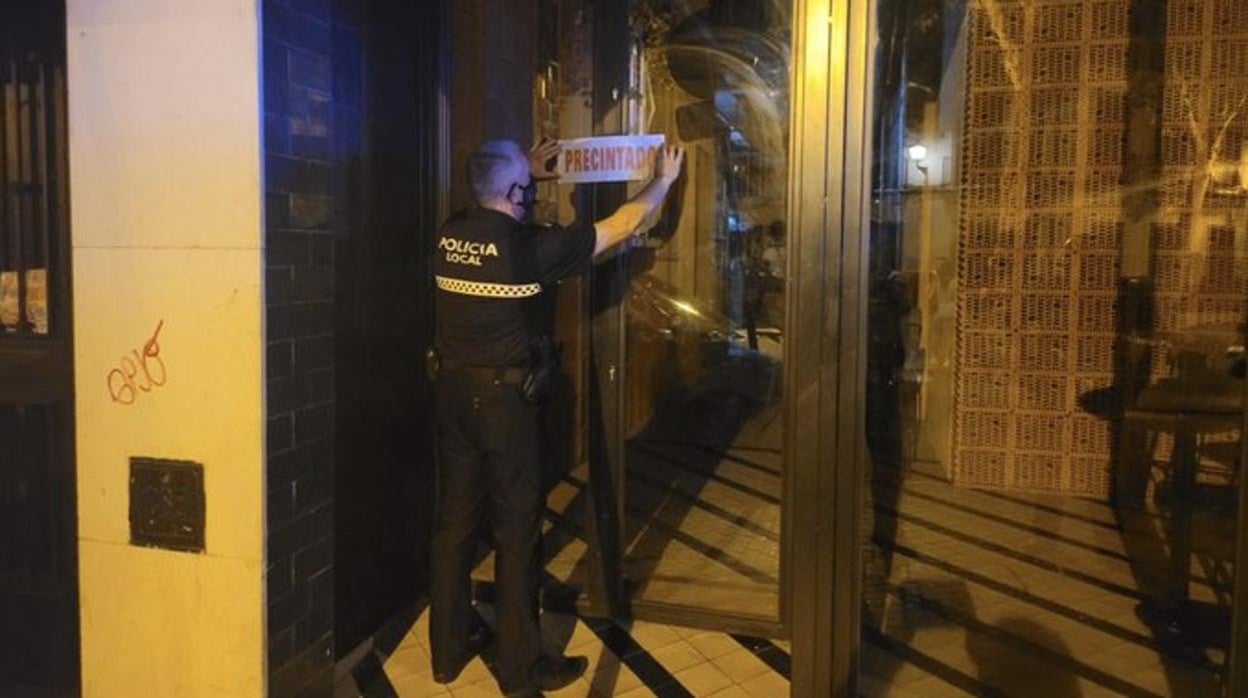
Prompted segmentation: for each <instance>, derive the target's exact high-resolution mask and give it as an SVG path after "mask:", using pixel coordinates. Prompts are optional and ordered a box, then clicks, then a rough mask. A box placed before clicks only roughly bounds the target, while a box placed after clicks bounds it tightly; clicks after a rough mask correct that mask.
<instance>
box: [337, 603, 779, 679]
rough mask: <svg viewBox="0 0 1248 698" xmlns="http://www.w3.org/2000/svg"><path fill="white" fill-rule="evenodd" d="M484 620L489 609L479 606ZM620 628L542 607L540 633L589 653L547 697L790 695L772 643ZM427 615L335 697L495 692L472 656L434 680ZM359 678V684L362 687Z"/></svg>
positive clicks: (659, 628) (644, 626) (650, 627)
mask: <svg viewBox="0 0 1248 698" xmlns="http://www.w3.org/2000/svg"><path fill="white" fill-rule="evenodd" d="M479 608H481V610H482V612H483V613H482V614H483V616H485V617H486V618H487V619H489V615H490V612H491V610H492V609H491V608H490V607H489V605H488V604H484V605H479ZM622 630H624V629H623V628H620V627H619V626H616V625H614V624H610V623H603V622H590V623H586V622H585V621H583V620H579V619H577V618H575V617H574V616H571V615H566V614H560V613H550V612H547V613H545V614H544V616H543V636H544V638H548V639H553V641H554V644H563V643H566V644H564V646H563V651H565V652H567V653H568V654H580V655H584V656H586V657H588V659H589V663H590V666H589V670H588V671H587V672H586V674H585V676H584V677H583V678H582V679H580V680H578V681H577V682H576V683H574V684H573V685H571V686H569V687H568V688H565V689H563V690H561V691H557V692H552V693H549V694H547V695H548V696H552V697H556V696H568V697H572V696H629V697H635V696H655V695H658V696H723V697H725V698H728V697H732V696H753V697H755V698H763V697H766V698H774V697H775V696H784V695H788V682H787V681H786V680H785V678H784V677H783V676H781V675H780V674H779V673H777V672H776V670H775V669H774V668H772V667H771V666H769V665H768V664H767V663H766V662H765V661H764V659H763V657H766V656H768V654H772V655H775V654H782V650H780V648H779V647H777V646H774V645H770V646H769V647H768V649H766V650H764V651H762V652H759V651H755V650H753V649H750V648H747V646H746V645H745V644H743V643H742V642H740V641H738V640H736V639H734V638H732V637H730V636H728V635H724V634H722V633H712V632H706V631H701V630H692V629H688V628H677V627H670V626H666V625H656V624H650V623H641V622H638V623H635V624H634V625H633V626H632V627H631V628H628V629H627V631H626V632H627V635H628V637H629V638H631V641H621V638H622V634H621V631H622ZM427 643H428V613H427V612H426V613H422V614H421V615H420V616H419V617H418V619H417V620H416V622H415V623H413V624H412V625H411V628H410V630H409V631H408V632H407V633H406V634H405V635H404V636H403V638H402V640H401V641H400V642H399V645H398V646H397V647H396V648H395V649H394V651H393V652H392V653H390V654H389V656H388V657H387V658H386V659H385V661H384V663H383V664H382V666H381V669H382V671H383V672H384V674H374V675H373V676H372V678H371V679H370V678H369V677H368V676H367V675H366V674H362V673H361V672H359V671H357V672H356V676H355V677H350V678H349V679H348V680H347V681H344V682H343V683H342V684H341V685H340V686H339V696H356V695H368V696H387V695H397V696H399V698H415V697H418V696H456V697H460V696H498V695H499V692H498V685H497V683H496V682H495V680H494V677H493V675H492V674H491V673H490V669H489V668H488V667H487V665H486V663H485V662H484V661H483V660H482V659H481V658H480V657H478V658H476V659H474V660H473V661H472V663H470V664H469V665H468V667H467V668H466V669H465V670H464V672H463V674H461V675H460V677H459V679H458V680H457V681H455V682H454V683H452V684H449V685H446V686H442V685H439V684H436V683H434V681H433V678H432V674H431V671H432V670H431V669H430V666H429V650H428V645H427ZM361 683H363V685H360V684H361Z"/></svg>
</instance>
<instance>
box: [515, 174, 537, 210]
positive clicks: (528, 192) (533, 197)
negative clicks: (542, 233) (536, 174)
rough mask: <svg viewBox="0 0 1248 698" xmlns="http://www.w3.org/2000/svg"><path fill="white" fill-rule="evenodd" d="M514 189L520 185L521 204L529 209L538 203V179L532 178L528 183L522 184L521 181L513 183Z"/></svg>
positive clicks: (525, 208)
mask: <svg viewBox="0 0 1248 698" xmlns="http://www.w3.org/2000/svg"><path fill="white" fill-rule="evenodd" d="M511 187H512V189H515V188H516V187H520V206H522V207H523V208H524V210H526V211H528V210H529V209H532V208H533V206H535V205H536V204H537V180H534V179H530V180H529V183H528V185H526V186H521V185H520V184H519V183H516V184H513V185H511Z"/></svg>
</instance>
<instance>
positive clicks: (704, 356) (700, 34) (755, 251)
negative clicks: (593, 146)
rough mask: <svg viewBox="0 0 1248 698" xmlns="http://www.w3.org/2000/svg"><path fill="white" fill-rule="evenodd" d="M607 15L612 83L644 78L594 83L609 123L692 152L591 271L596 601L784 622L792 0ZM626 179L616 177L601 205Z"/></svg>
mask: <svg viewBox="0 0 1248 698" xmlns="http://www.w3.org/2000/svg"><path fill="white" fill-rule="evenodd" d="M604 11H605V12H606V13H608V14H610V13H612V12H614V13H615V15H614V16H612V17H610V18H605V17H602V16H601V14H602V13H603V12H604ZM598 12H599V15H598V16H596V17H595V21H596V22H599V23H600V24H599V26H600V27H628V28H629V31H628V32H627V33H625V34H620V33H615V34H610V33H606V30H603V31H600V32H599V33H598V34H597V35H596V39H597V41H596V44H595V52H596V56H597V57H596V59H595V67H596V72H595V81H596V83H600V84H606V85H615V84H621V82H622V83H623V84H627V85H628V89H627V90H624V91H623V94H624V95H625V97H623V98H622V99H617V97H618V96H619V94H620V91H618V90H617V91H616V93H615V94H611V93H610V91H608V90H604V91H603V92H602V93H600V94H597V95H596V98H597V99H596V102H595V105H596V106H595V112H596V113H595V117H596V118H595V127H596V131H595V132H596V133H598V134H602V135H608V134H613V133H662V134H665V135H666V136H667V140H668V143H669V144H679V145H682V146H683V147H685V148H686V151H687V160H686V170H685V174H684V176H683V177H682V179H681V180H680V181H679V182H678V184H677V185H676V188H674V190H673V193H672V195H671V196H670V198H669V203H668V206H667V207H666V209H665V211H664V213H663V216H662V218H661V220H660V221H659V222H658V223H657V224H656V225H655V226H654V227H653V228H651V229H650V230H649V231H648V232H647V233H645V234H643V235H641V236H639V237H638V238H636V239H635V240H633V241H631V242H630V243H627V244H626V245H624V246H622V248H621V249H619V250H618V251H615V252H614V254H612V256H611V257H610V258H609V259H606V260H599V263H598V264H597V266H596V268H595V270H594V272H593V279H592V282H591V287H592V290H591V299H590V314H591V317H592V320H591V326H592V333H593V336H592V341H591V346H592V355H591V360H590V363H591V368H590V372H591V376H590V382H589V384H590V387H591V398H590V402H591V406H590V410H589V414H588V420H589V435H590V465H589V469H588V478H587V479H588V482H587V483H585V484H586V485H587V486H588V487H589V488H590V489H591V491H592V495H593V496H592V501H593V504H594V517H593V520H594V524H595V526H596V528H595V529H594V530H595V534H596V539H595V542H596V543H597V550H596V553H597V554H598V555H599V556H600V557H599V560H600V565H601V568H600V569H601V571H600V573H599V575H600V576H598V577H596V579H597V580H598V581H599V582H600V583H598V584H591V585H590V595H591V597H593V598H591V605H593V604H594V603H595V602H596V603H597V605H598V607H599V609H600V610H601V609H613V610H614V611H615V612H616V613H628V614H631V615H633V616H635V617H638V618H644V619H649V620H658V621H664V622H675V623H683V624H688V625H694V626H703V627H709V628H712V629H727V628H733V629H739V630H743V631H747V632H752V633H756V634H761V635H769V636H775V637H778V636H782V635H783V627H782V623H781V608H782V590H783V588H784V587H783V585H782V583H781V579H782V576H783V572H782V567H783V566H782V563H781V557H782V556H781V550H782V547H783V546H782V539H783V534H784V531H783V528H784V527H783V525H782V520H783V518H784V517H783V504H784V500H785V472H786V467H785V463H786V458H785V439H784V433H785V408H784V405H785V400H784V398H785V390H784V375H785V370H784V369H785V359H786V355H787V353H788V352H790V351H792V350H793V349H792V346H791V342H789V341H788V335H787V333H786V331H785V327H786V322H785V314H786V309H787V290H788V284H787V278H788V277H787V262H786V259H787V249H788V239H789V238H788V225H787V203H788V198H787V197H788V191H787V182H788V171H789V167H788V163H789V148H790V140H789V135H788V124H789V107H788V104H789V79H790V71H789V62H790V52H791V46H792V40H791V33H792V28H791V25H792V13H791V8H789V7H788V6H787V3H772V2H752V1H751V2H747V1H741V0H734V1H722V2H712V3H709V4H706V5H704V6H703V5H699V6H697V7H696V8H695V7H693V6H691V5H688V4H686V3H675V2H643V1H640V0H638V1H636V2H632V3H621V4H620V7H619V8H617V9H615V10H606V8H601V9H600V10H598ZM616 80H618V81H620V82H616ZM627 193H628V192H627V191H625V190H624V188H623V187H620V186H618V185H615V186H606V187H604V186H602V185H599V190H598V191H596V192H594V194H595V197H596V200H595V203H596V204H597V206H598V210H602V211H608V210H610V206H611V205H612V204H617V203H618V202H619V201H621V200H622V199H623V198H624V197H626V196H627ZM591 578H593V577H591Z"/></svg>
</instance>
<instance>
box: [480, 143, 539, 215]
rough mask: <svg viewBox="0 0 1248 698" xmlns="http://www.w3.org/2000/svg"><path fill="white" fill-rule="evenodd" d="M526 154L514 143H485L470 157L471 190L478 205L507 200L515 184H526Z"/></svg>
mask: <svg viewBox="0 0 1248 698" xmlns="http://www.w3.org/2000/svg"><path fill="white" fill-rule="evenodd" d="M524 163H525V156H524V151H522V150H520V146H519V145H517V144H516V142H515V141H506V140H497V141H486V142H485V143H482V144H481V147H480V148H477V149H476V151H474V152H473V153H472V154H471V155H469V156H468V186H469V187H470V188H471V189H472V198H473V199H475V200H476V202H477V203H478V204H485V203H486V202H488V201H492V200H495V199H503V198H506V197H507V193H508V190H509V189H511V185H513V184H524V182H521V181H520V180H521V178H522V177H523V176H524V172H523V166H524Z"/></svg>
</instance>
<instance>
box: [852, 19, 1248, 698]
mask: <svg viewBox="0 0 1248 698" xmlns="http://www.w3.org/2000/svg"><path fill="white" fill-rule="evenodd" d="M877 7H878V12H879V14H878V19H879V22H878V26H879V32H880V33H879V37H878V39H879V45H880V51H879V53H878V54H877V56H876V61H875V76H876V86H877V93H876V95H875V97H874V119H875V120H874V124H875V136H876V137H875V142H874V169H873V188H874V202H875V207H874V210H873V216H872V225H871V233H870V234H871V238H870V244H871V252H870V260H871V264H870V273H869V277H870V282H869V283H870V291H869V294H870V295H869V308H870V311H869V312H870V316H869V317H870V324H871V335H870V339H869V352H868V354H869V359H868V362H869V364H868V378H867V381H868V405H867V411H868V417H867V430H866V440H867V443H868V448H869V451H870V458H871V473H870V474H871V484H870V487H869V488H867V491H866V494H867V496H868V510H869V511H872V512H873V513H874V517H873V522H872V523H873V525H872V530H871V534H872V538H871V541H872V544H871V545H870V546H869V547H868V549H867V551H866V554H865V555H864V559H865V563H864V564H865V569H864V571H863V573H864V589H865V595H864V619H865V620H864V626H863V635H862V638H863V653H862V663H861V666H860V672H861V673H860V678H861V685H862V686H863V689H864V690H863V692H864V693H865V694H868V695H911V694H916V695H928V694H932V693H939V694H941V695H946V694H957V695H961V694H968V695H982V694H992V693H994V692H996V693H1002V694H1006V695H1046V696H1070V695H1083V694H1092V693H1112V694H1134V695H1183V696H1202V695H1219V694H1220V692H1221V682H1222V680H1223V677H1224V674H1225V668H1226V658H1227V650H1228V645H1229V640H1230V635H1229V619H1230V607H1231V603H1232V599H1231V598H1230V593H1231V580H1232V578H1233V574H1232V573H1233V571H1234V562H1235V561H1234V543H1235V541H1236V536H1237V530H1236V511H1237V508H1238V505H1239V503H1238V501H1237V499H1238V497H1237V492H1238V482H1239V477H1240V463H1241V452H1242V445H1241V426H1242V424H1243V410H1244V406H1243V396H1244V356H1243V353H1244V352H1243V346H1244V327H1245V325H1244V321H1245V311H1246V309H1248V205H1246V204H1248V109H1246V108H1245V107H1246V106H1248V71H1245V70H1244V65H1245V64H1244V61H1243V59H1242V58H1243V52H1242V51H1243V48H1244V47H1245V46H1248V5H1245V4H1244V3H1243V2H1241V0H1209V1H1208V2H1203V1H1202V2H1180V1H1177V0H1172V1H1171V2H1150V1H1148V0H1134V1H1129V0H1084V1H1080V0H1071V1H1061V2H1057V1H1054V2H1047V1H1045V2H1021V1H1018V0H978V1H976V2H970V3H941V2H927V1H924V0H880V1H879V2H878V3H877ZM1132 13H1143V15H1142V16H1141V17H1134V18H1133V16H1132ZM1143 17H1151V18H1155V19H1147V20H1144V19H1143ZM1232 56H1238V58H1233V57H1232ZM1037 677H1043V678H1042V679H1041V678H1037Z"/></svg>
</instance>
